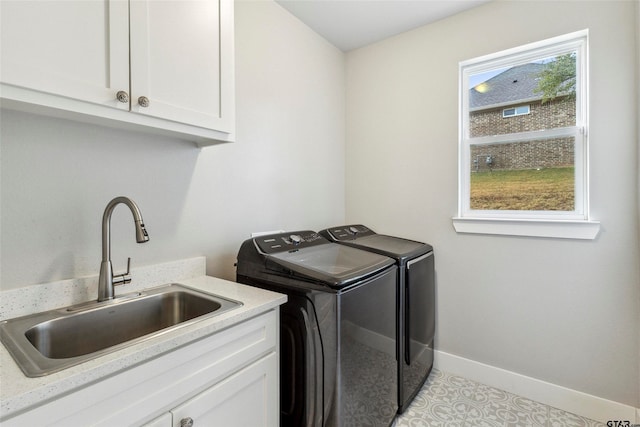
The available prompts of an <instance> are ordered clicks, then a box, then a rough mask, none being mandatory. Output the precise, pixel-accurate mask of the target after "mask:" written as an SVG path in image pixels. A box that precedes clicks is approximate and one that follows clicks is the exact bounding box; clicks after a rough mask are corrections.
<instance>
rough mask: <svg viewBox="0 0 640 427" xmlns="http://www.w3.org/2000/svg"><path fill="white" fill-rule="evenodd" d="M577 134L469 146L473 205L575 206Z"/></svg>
mask: <svg viewBox="0 0 640 427" xmlns="http://www.w3.org/2000/svg"><path fill="white" fill-rule="evenodd" d="M574 153H575V144H574V138H573V137H567V138H556V139H549V140H533V141H526V142H514V143H506V144H489V145H487V144H477V145H471V161H470V163H471V164H470V168H471V174H470V175H471V176H470V208H471V209H474V210H534V211H574V210H575V195H574V191H575V190H574V188H575V185H574V183H575V173H574Z"/></svg>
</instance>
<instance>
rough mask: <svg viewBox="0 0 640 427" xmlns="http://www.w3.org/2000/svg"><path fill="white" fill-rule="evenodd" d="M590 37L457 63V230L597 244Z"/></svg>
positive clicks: (582, 34)
mask: <svg viewBox="0 0 640 427" xmlns="http://www.w3.org/2000/svg"><path fill="white" fill-rule="evenodd" d="M587 38H588V32H587V30H584V31H580V32H577V33H572V34H568V35H565V36H560V37H556V38H553V39H549V40H545V41H542V42H538V43H533V44H530V45H526V46H521V47H518V48H514V49H510V50H508V51H504V52H499V53H496V54H492V55H488V56H484V57H481V58H476V59H472V60H469V61H464V62H462V63H460V131H459V134H460V141H459V144H460V145H459V166H458V169H459V206H458V216H457V217H456V218H454V226H455V228H456V230H457V231H459V232H478V233H489V234H515V235H530V236H543V237H569V238H572V237H573V238H594V237H595V235H596V234H597V232H598V228H599V223H597V222H595V221H591V220H590V218H589V203H588V199H589V191H588V184H589V181H588V167H589V165H588V150H587V148H588V147H587V139H588V132H587V130H588V81H587V71H588V49H587Z"/></svg>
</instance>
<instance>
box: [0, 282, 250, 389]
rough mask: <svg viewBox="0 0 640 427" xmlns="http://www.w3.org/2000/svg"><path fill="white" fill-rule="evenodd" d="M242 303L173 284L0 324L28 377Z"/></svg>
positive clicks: (1, 333) (0, 335)
mask: <svg viewBox="0 0 640 427" xmlns="http://www.w3.org/2000/svg"><path fill="white" fill-rule="evenodd" d="M240 305H242V304H241V303H239V302H237V301H232V300H229V299H226V298H222V297H220V296H214V295H211V294H207V293H204V292H200V291H196V290H194V289H191V288H187V287H185V286H181V285H178V284H171V285H166V286H162V287H159V288H154V289H152V290H148V291H145V292H142V293H135V294H130V295H125V296H122V297H119V298H116V299H114V300H111V301H105V302H102V303H98V302H93V301H92V302H89V303H84V304H79V305H75V306H71V307H67V308H61V309H56V310H51V311H46V312H43V313H38V314H34V315H30V316H25V317H20V318H16V319H11V320H6V321H3V322H0V340H1V341H2V343H3V344H4V345H5V347H6V348H7V350H8V351H9V353H11V355H12V356H13V358H14V359H15V360H16V362H17V363H18V365H19V366H20V368H21V369H22V371H23V372H24V373H25V375H27V376H28V377H38V376H43V375H47V374H50V373H53V372H57V371H60V370H62V369H65V368H68V367H70V366H73V365H77V364H79V363H82V362H85V361H87V360H91V359H93V358H95V357H97V356H98V355H102V354H105V353H108V352H112V351H115V350H118V349H120V348H123V347H124V346H127V345H132V344H136V343H138V342H141V341H142V340H145V339H149V338H153V337H156V336H158V335H159V334H161V333H165V332H167V331H170V330H174V329H175V328H177V327H180V326H184V325H188V324H191V323H193V322H196V321H199V320H203V319H206V318H209V317H211V316H215V315H219V314H221V313H224V312H225V311H228V310H231V309H233V308H235V307H238V306H240Z"/></svg>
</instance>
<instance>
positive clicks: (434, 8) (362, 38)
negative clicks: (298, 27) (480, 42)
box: [276, 0, 490, 52]
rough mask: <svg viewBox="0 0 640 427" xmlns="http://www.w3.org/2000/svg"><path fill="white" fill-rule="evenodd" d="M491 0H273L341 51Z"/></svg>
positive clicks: (373, 41) (364, 44) (355, 47)
mask: <svg viewBox="0 0 640 427" xmlns="http://www.w3.org/2000/svg"><path fill="white" fill-rule="evenodd" d="M488 1H490V0H276V2H277V3H279V4H280V5H281V6H282V7H284V8H285V9H287V10H288V11H289V12H291V13H292V14H293V15H295V16H297V17H298V19H300V20H301V21H302V22H304V23H305V24H306V25H308V26H309V27H310V28H312V29H313V30H314V31H316V32H317V33H318V34H320V35H321V36H322V37H324V38H325V39H327V40H328V41H329V42H331V43H332V44H333V45H334V46H336V47H338V48H339V49H340V50H342V51H343V52H347V51H349V50H352V49H357V48H359V47H362V46H366V45H368V44H371V43H375V42H377V41H380V40H382V39H385V38H387V37H391V36H394V35H396V34H400V33H403V32H405V31H409V30H412V29H414V28H417V27H420V26H422V25H426V24H429V23H431V22H434V21H438V20H440V19H443V18H446V17H448V16H451V15H455V14H456V13H459V12H462V11H464V10H467V9H471V8H473V7H476V6H480V5H481V4H483V3H486V2H488Z"/></svg>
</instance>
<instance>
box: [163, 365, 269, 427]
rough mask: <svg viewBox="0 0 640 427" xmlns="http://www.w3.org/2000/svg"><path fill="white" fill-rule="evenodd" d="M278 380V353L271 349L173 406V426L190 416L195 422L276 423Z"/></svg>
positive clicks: (233, 425) (229, 425)
mask: <svg viewBox="0 0 640 427" xmlns="http://www.w3.org/2000/svg"><path fill="white" fill-rule="evenodd" d="M278 383H279V379H278V357H277V356H276V354H275V353H271V354H269V355H268V356H266V357H264V358H262V359H260V360H258V361H257V362H255V363H254V364H253V365H250V366H248V367H246V368H245V369H243V370H241V371H240V372H238V373H236V374H234V375H232V376H231V377H229V378H227V379H226V380H224V381H222V382H220V383H218V384H216V385H215V386H213V387H211V388H210V389H208V390H206V391H204V392H202V393H200V394H199V395H197V396H196V397H194V398H193V399H191V400H189V401H187V402H186V403H184V404H183V405H180V406H179V407H177V408H175V409H173V410H172V411H171V412H172V413H173V426H174V427H180V423H181V420H183V419H185V418H191V419H192V420H193V421H194V423H193V424H194V425H195V426H199V425H200V426H225V427H236V426H237V427H247V426H265V427H276V426H277V425H278V419H279V414H278V413H279V408H278V390H279V387H278Z"/></svg>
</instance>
